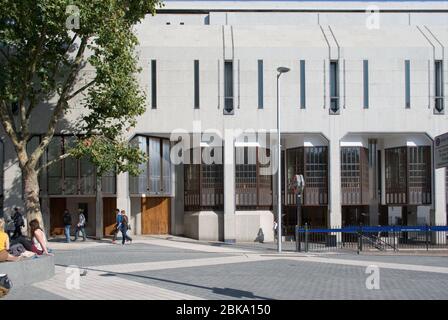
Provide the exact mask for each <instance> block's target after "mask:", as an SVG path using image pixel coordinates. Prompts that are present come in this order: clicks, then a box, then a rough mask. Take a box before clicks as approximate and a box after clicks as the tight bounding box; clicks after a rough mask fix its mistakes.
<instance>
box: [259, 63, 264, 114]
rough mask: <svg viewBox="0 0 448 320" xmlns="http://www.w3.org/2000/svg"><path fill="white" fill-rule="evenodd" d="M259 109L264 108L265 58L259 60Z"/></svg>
mask: <svg viewBox="0 0 448 320" xmlns="http://www.w3.org/2000/svg"><path fill="white" fill-rule="evenodd" d="M258 109H263V60H258Z"/></svg>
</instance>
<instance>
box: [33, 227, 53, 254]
mask: <svg viewBox="0 0 448 320" xmlns="http://www.w3.org/2000/svg"><path fill="white" fill-rule="evenodd" d="M30 234H31V241H32V242H33V245H32V251H33V252H34V253H36V254H37V255H39V256H41V255H43V254H46V255H48V256H52V255H53V254H52V253H50V252H49V250H48V247H47V237H46V236H45V233H44V232H43V231H42V229H41V228H40V225H39V221H38V220H37V219H34V220H31V221H30Z"/></svg>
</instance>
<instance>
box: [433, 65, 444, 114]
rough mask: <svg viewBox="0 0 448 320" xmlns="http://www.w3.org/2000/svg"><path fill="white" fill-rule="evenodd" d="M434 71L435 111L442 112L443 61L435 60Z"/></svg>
mask: <svg viewBox="0 0 448 320" xmlns="http://www.w3.org/2000/svg"><path fill="white" fill-rule="evenodd" d="M434 70H435V82H434V85H435V109H436V111H437V112H442V111H443V109H444V101H443V96H444V92H443V61H442V60H436V61H435V65H434Z"/></svg>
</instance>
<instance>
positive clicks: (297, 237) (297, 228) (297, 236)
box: [296, 226, 300, 252]
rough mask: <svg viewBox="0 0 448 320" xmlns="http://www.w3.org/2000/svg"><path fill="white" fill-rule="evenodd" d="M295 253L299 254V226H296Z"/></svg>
mask: <svg viewBox="0 0 448 320" xmlns="http://www.w3.org/2000/svg"><path fill="white" fill-rule="evenodd" d="M296 251H297V252H300V238H299V226H296Z"/></svg>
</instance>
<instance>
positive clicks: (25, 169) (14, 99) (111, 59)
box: [0, 0, 161, 222]
mask: <svg viewBox="0 0 448 320" xmlns="http://www.w3.org/2000/svg"><path fill="white" fill-rule="evenodd" d="M160 5H161V3H160V0H19V1H18V0H0V121H1V123H2V125H3V129H4V132H5V133H6V134H7V136H8V137H9V138H10V140H11V141H12V144H13V145H14V150H15V152H16V154H17V159H18V163H19V166H20V169H21V172H22V177H23V181H24V199H25V203H24V205H25V209H26V214H27V218H28V219H34V218H37V219H39V220H40V221H41V222H43V221H42V213H41V208H40V204H39V179H38V175H39V172H40V171H41V170H43V168H44V167H46V166H49V165H51V163H48V162H47V163H42V160H41V159H42V156H43V155H44V153H45V150H46V149H47V147H48V145H49V143H50V142H51V140H52V139H53V136H54V134H55V132H56V130H57V128H58V125H59V124H60V123H61V121H62V120H63V119H64V115H65V114H67V112H69V111H70V110H71V109H73V108H74V107H76V108H80V107H81V108H84V109H83V112H82V113H81V117H80V118H79V119H78V121H79V122H77V123H76V124H74V125H73V126H72V127H75V128H77V130H76V132H74V133H75V134H76V137H77V143H76V146H75V147H73V148H72V149H70V150H69V151H68V152H67V153H66V154H64V155H62V156H61V157H60V158H58V159H56V161H59V160H62V159H64V158H66V157H77V158H80V157H87V158H88V159H90V161H91V162H92V163H93V164H94V165H96V167H97V170H98V173H99V175H101V174H102V173H104V172H107V171H112V170H115V171H116V172H117V173H119V172H123V171H129V172H131V173H134V174H135V173H136V172H137V167H138V164H139V163H141V162H142V161H143V160H144V156H143V155H142V154H141V153H140V152H139V151H138V150H136V149H135V148H132V147H131V146H129V145H128V144H127V143H126V141H125V139H124V138H123V133H124V132H125V131H126V130H127V129H128V128H130V127H132V126H133V125H134V123H135V120H136V117H138V116H139V115H141V114H142V113H143V112H144V111H145V96H144V94H143V93H142V92H141V90H140V88H139V85H138V81H137V78H136V74H137V73H138V72H139V68H138V61H137V56H136V53H135V46H136V45H137V38H136V36H135V34H134V33H133V27H134V26H135V24H136V23H138V22H139V21H140V20H141V19H143V18H144V16H145V15H146V14H154V13H155V10H156V8H157V7H158V6H160ZM78 22H79V23H78ZM86 67H88V68H87V69H89V70H93V72H91V74H88V73H85V72H83V70H85V69H86ZM43 108H44V110H43ZM43 112H44V113H45V114H43ZM42 121H45V122H46V123H45V124H44V128H45V130H44V132H40V134H41V139H40V143H39V144H38V146H37V147H36V148H34V149H33V150H29V149H30V148H28V147H27V145H28V143H29V141H30V138H31V137H32V135H33V134H34V133H35V132H32V130H33V129H32V128H33V124H35V123H39V124H42Z"/></svg>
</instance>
